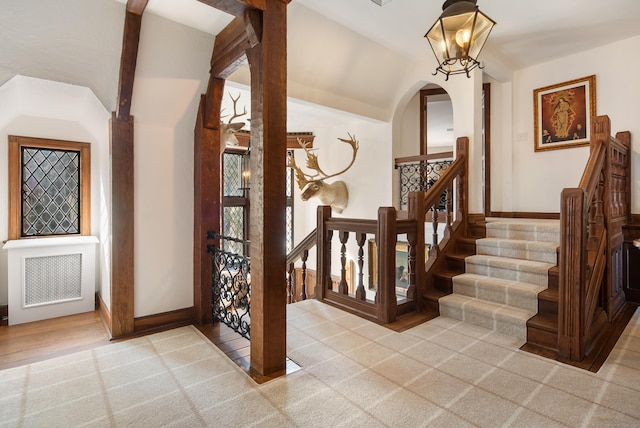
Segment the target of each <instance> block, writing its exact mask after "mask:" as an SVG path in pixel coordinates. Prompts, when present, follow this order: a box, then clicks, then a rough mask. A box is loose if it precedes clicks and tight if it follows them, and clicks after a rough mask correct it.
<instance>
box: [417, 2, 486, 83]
mask: <svg viewBox="0 0 640 428" xmlns="http://www.w3.org/2000/svg"><path fill="white" fill-rule="evenodd" d="M476 3H477V0H447V1H445V3H444V4H443V5H442V15H440V17H439V18H438V20H437V21H436V22H435V24H433V26H432V27H431V29H429V31H428V32H427V34H425V37H426V38H427V40H428V41H429V44H430V45H431V49H433V53H434V54H435V56H436V59H437V61H438V68H437V69H436V71H435V73H433V74H434V75H436V74H438V73H443V74H444V75H445V76H446V78H447V80H448V79H449V75H451V74H461V73H465V74H466V75H467V77H470V76H469V72H470V71H471V70H473V69H474V68H476V67H480V68H482V66H480V62H479V61H478V56H479V55H480V51H482V48H483V47H484V44H485V42H486V41H487V38H488V37H489V33H491V30H492V29H493V26H494V25H495V24H496V23H495V21H493V20H492V19H491V18H489V17H488V16H487V15H485V14H484V13H482V12H481V11H480V10H479V9H478V6H476Z"/></svg>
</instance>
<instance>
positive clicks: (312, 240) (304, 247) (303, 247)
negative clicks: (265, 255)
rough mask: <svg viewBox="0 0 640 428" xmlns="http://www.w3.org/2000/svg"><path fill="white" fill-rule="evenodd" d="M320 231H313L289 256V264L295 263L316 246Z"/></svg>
mask: <svg viewBox="0 0 640 428" xmlns="http://www.w3.org/2000/svg"><path fill="white" fill-rule="evenodd" d="M317 232H318V229H313V230H312V231H311V232H310V233H309V234H308V235H307V236H306V237H305V238H304V239H303V240H302V241H300V243H299V244H298V245H296V247H295V248H294V249H293V250H291V252H290V253H289V254H287V264H289V263H295V261H296V260H297V259H299V258H300V257H302V254H303V253H304V252H305V251H308V250H310V249H312V248H313V247H315V245H316V234H317Z"/></svg>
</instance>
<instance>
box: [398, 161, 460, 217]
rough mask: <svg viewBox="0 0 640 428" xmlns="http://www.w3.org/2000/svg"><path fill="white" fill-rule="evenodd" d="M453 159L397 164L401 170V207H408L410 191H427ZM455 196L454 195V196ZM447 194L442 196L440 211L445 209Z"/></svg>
mask: <svg viewBox="0 0 640 428" xmlns="http://www.w3.org/2000/svg"><path fill="white" fill-rule="evenodd" d="M452 163H453V160H444V161H436V162H433V161H430V162H420V163H413V164H402V165H396V169H398V170H400V207H401V209H407V204H408V202H409V192H416V191H421V192H426V191H427V190H429V188H430V187H431V186H432V185H433V183H435V182H436V180H438V178H440V176H441V175H442V174H443V173H444V172H445V171H446V170H447V169H448V168H449V167H450V166H451V164H452ZM452 197H453V196H452ZM445 204H446V195H445V194H444V193H443V194H442V197H441V198H440V206H439V211H444V209H445Z"/></svg>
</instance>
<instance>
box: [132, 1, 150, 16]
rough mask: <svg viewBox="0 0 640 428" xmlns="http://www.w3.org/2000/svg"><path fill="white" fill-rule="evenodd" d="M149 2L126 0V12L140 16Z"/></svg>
mask: <svg viewBox="0 0 640 428" xmlns="http://www.w3.org/2000/svg"><path fill="white" fill-rule="evenodd" d="M148 2H149V0H127V12H131V13H135V14H136V15H142V12H144V9H145V8H146V7H147V3H148Z"/></svg>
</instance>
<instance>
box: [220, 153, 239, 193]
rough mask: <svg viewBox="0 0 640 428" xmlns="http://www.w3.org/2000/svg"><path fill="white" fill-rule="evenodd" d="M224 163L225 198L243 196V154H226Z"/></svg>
mask: <svg viewBox="0 0 640 428" xmlns="http://www.w3.org/2000/svg"><path fill="white" fill-rule="evenodd" d="M222 162H223V173H224V177H223V182H224V189H223V190H224V193H223V195H224V196H243V189H242V154H240V153H225V154H224V158H223V160H222Z"/></svg>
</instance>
